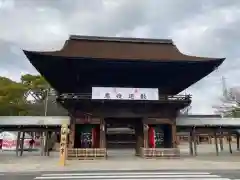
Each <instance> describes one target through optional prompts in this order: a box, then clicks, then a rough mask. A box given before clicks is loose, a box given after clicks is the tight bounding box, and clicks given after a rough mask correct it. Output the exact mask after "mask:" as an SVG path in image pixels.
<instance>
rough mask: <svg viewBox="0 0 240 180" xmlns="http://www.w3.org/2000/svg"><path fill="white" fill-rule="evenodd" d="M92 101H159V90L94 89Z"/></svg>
mask: <svg viewBox="0 0 240 180" xmlns="http://www.w3.org/2000/svg"><path fill="white" fill-rule="evenodd" d="M92 99H112V100H158V99H159V97H158V89H157V88H153V89H150V88H115V87H92Z"/></svg>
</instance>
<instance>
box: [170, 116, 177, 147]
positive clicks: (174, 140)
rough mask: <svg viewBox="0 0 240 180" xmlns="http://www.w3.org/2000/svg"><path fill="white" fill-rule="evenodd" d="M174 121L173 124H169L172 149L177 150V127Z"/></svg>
mask: <svg viewBox="0 0 240 180" xmlns="http://www.w3.org/2000/svg"><path fill="white" fill-rule="evenodd" d="M175 121H176V119H175V120H174V123H173V124H171V126H172V148H177V127H176V123H175Z"/></svg>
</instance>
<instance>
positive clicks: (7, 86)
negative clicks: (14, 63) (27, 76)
mask: <svg viewBox="0 0 240 180" xmlns="http://www.w3.org/2000/svg"><path fill="white" fill-rule="evenodd" d="M26 91H27V88H26V87H25V86H24V85H23V84H22V83H17V82H14V81H12V80H10V79H8V78H6V77H0V115H1V116H6V115H26V114H27V110H26V103H25V98H24V94H25V93H26Z"/></svg>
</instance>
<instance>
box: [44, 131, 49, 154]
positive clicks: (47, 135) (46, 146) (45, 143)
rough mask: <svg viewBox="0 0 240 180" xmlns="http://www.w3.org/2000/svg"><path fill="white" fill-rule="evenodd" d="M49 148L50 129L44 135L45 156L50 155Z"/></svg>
mask: <svg viewBox="0 0 240 180" xmlns="http://www.w3.org/2000/svg"><path fill="white" fill-rule="evenodd" d="M48 150H49V133H48V131H46V132H45V137H44V156H47V155H48Z"/></svg>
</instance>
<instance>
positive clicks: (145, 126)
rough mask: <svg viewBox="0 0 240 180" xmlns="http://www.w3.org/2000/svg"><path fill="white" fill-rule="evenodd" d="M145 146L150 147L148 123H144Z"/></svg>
mask: <svg viewBox="0 0 240 180" xmlns="http://www.w3.org/2000/svg"><path fill="white" fill-rule="evenodd" d="M143 126H144V135H143V136H144V148H148V146H149V144H148V125H147V124H144V125H143Z"/></svg>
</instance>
